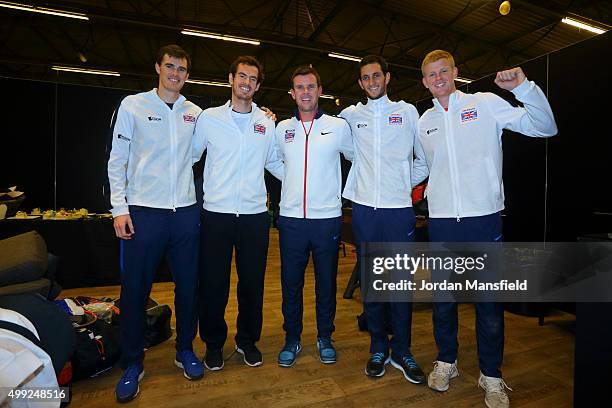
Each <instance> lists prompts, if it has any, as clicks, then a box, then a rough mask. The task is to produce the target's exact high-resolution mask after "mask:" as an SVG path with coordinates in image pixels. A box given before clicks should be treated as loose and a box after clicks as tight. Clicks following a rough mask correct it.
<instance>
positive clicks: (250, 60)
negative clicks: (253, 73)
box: [229, 55, 264, 84]
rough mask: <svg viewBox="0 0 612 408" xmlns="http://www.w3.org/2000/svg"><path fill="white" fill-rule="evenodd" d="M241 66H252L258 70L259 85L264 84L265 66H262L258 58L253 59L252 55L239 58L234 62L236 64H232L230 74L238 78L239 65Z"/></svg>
mask: <svg viewBox="0 0 612 408" xmlns="http://www.w3.org/2000/svg"><path fill="white" fill-rule="evenodd" d="M240 64H244V65H250V66H252V67H255V68H257V83H258V84H261V83H262V82H263V80H264V72H263V65H261V62H259V61H257V58H255V57H252V56H250V55H241V56H239V57H238V58H236V59H235V60H234V62H232V65H230V69H229V72H230V74H232V75H233V76H236V72H237V71H238V65H240Z"/></svg>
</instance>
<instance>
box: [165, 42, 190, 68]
mask: <svg viewBox="0 0 612 408" xmlns="http://www.w3.org/2000/svg"><path fill="white" fill-rule="evenodd" d="M164 55H168V56H169V57H174V58H178V59H183V58H185V59H186V60H187V72H190V71H191V57H190V56H189V53H187V51H185V50H184V49H183V48H181V47H180V46H178V45H176V44H168V45H164V46H163V47H161V48H160V49H159V51H157V64H158V65H161V63H162V61H163V60H164Z"/></svg>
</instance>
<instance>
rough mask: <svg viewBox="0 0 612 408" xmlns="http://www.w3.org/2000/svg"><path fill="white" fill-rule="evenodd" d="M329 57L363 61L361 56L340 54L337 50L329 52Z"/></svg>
mask: <svg viewBox="0 0 612 408" xmlns="http://www.w3.org/2000/svg"><path fill="white" fill-rule="evenodd" d="M327 55H328V56H329V57H332V58H338V59H343V60H348V61H355V62H359V61H361V58H360V57H355V56H353V55H347V54H338V53H335V52H330V53H329V54H327Z"/></svg>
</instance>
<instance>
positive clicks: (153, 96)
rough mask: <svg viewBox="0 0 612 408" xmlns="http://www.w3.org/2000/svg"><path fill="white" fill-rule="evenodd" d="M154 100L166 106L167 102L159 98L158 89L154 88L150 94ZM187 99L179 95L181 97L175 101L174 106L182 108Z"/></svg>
mask: <svg viewBox="0 0 612 408" xmlns="http://www.w3.org/2000/svg"><path fill="white" fill-rule="evenodd" d="M148 93H149V94H150V95H151V97H152V98H154V99H156V100H158V101H159V102H160V103H163V104H164V105H166V102H165V101H163V100H162V98H160V97H159V95H158V94H157V88H153V89H151V90H150V91H149V92H148ZM186 100H187V99H185V97H184V96H183V95H181V94H179V97H178V99H177V100H176V101H174V106H181V105H182V104H183V102H185V101H186Z"/></svg>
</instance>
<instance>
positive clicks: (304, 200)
mask: <svg viewBox="0 0 612 408" xmlns="http://www.w3.org/2000/svg"><path fill="white" fill-rule="evenodd" d="M300 122H301V123H302V128H303V129H304V135H305V136H306V139H305V141H304V198H303V202H302V206H303V209H304V218H306V179H307V175H308V136H310V132H311V131H312V127H313V126H314V122H315V118H314V117H313V118H312V122H310V128H308V132H307V131H306V126H304V122H303V121H302V119H301V118H300Z"/></svg>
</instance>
